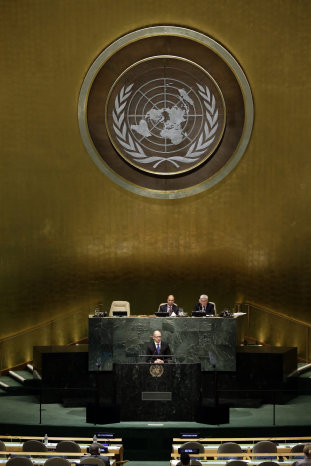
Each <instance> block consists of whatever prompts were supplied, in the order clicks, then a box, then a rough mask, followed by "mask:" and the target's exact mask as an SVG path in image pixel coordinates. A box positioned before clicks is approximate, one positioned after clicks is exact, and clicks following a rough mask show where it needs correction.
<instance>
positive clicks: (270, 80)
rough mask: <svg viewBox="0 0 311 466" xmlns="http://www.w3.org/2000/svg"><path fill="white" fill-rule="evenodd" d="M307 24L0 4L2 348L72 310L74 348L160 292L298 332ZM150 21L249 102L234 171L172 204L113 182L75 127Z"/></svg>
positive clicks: (159, 7) (279, 4)
mask: <svg viewBox="0 0 311 466" xmlns="http://www.w3.org/2000/svg"><path fill="white" fill-rule="evenodd" d="M310 14H311V2H310V1H309V0H283V1H280V0H253V1H250V0H248V1H247V0H235V1H231V0H230V1H229V0H218V1H217V2H216V1H214V0H213V1H212V0H202V1H201V0H200V1H199V0H195V1H192V2H188V1H185V0H178V1H177V0H170V1H169V2H167V1H163V0H158V1H157V2H154V1H148V0H131V1H127V0H117V1H115V2H111V1H106V0H78V1H77V0H47V1H40V0H10V1H7V0H0V44H1V50H0V80H1V101H0V102H1V116H0V118H1V124H0V137H1V149H0V150H1V172H0V177H1V179H0V193H1V228H0V238H1V269H0V270H1V272H0V273H1V277H0V280H1V281H0V283H1V284H0V287H1V302H0V306H1V328H0V339H1V338H4V337H8V336H10V335H14V334H15V333H16V332H20V331H23V330H24V329H27V328H29V329H31V328H32V327H34V326H36V325H38V324H41V323H44V322H48V321H50V320H51V319H57V318H59V317H61V316H62V315H67V314H68V313H71V312H73V313H74V311H75V310H76V309H77V310H79V313H80V312H84V313H85V314H84V315H85V321H84V323H81V325H79V328H78V329H77V335H76V336H77V339H79V338H82V337H83V336H85V329H86V322H87V315H88V313H89V311H90V309H91V307H92V306H93V304H95V303H96V302H103V303H104V307H105V308H108V307H109V306H110V302H111V301H112V299H114V298H117V299H126V300H129V301H130V302H131V309H132V313H135V314H137V313H152V312H153V311H154V310H155V309H156V307H157V305H158V303H159V302H162V301H163V300H164V299H165V298H166V296H167V294H168V293H171V292H172V293H174V294H175V297H176V301H177V302H178V304H179V305H181V306H183V307H184V308H185V310H186V311H189V310H191V308H192V305H193V304H194V302H195V301H196V299H197V297H198V295H199V294H200V293H201V292H207V293H208V294H209V295H210V298H211V300H212V301H215V302H216V303H217V308H218V311H221V310H222V308H223V307H224V306H232V304H233V303H234V302H235V301H241V300H248V301H251V302H253V303H254V304H257V305H261V306H265V307H267V308H271V309H275V310H277V311H279V312H281V313H284V314H288V315H293V316H296V317H298V318H300V319H301V320H305V321H309V302H310V285H309V284H310V281H311V267H310V264H311V257H310V256H311V252H310V251H311V248H310V204H311V203H310V187H309V184H310V130H309V126H310V76H309V69H310V30H311V27H310V26H311V25H310ZM157 24H172V25H178V26H184V27H188V28H193V29H196V30H198V31H200V32H203V33H205V34H206V35H208V36H210V37H212V38H214V39H215V40H217V41H218V42H220V43H221V44H222V45H223V46H224V47H226V48H227V49H228V50H229V51H230V52H231V53H232V54H233V55H234V56H235V58H236V59H237V60H238V61H239V63H240V65H241V66H242V68H243V69H244V71H245V73H246V75H247V77H248V80H249V82H250V85H251V88H252V92H253V98H254V105H255V122H254V129H253V134H252V137H251V141H250V144H249V146H248V148H247V150H246V153H245V155H244V156H243V158H242V160H241V162H240V163H239V164H238V166H237V167H236V168H235V170H234V171H233V172H232V173H231V174H230V175H229V176H228V177H227V178H225V179H224V180H223V181H222V182H221V183H219V184H218V185H217V186H215V187H214V188H213V189H212V190H209V191H206V192H204V193H201V194H199V195H197V196H194V197H190V198H185V199H179V200H156V199H149V198H143V197H139V196H137V195H134V194H131V193H129V192H128V191H125V190H123V189H122V188H120V187H118V186H117V185H115V184H113V183H112V182H111V181H110V180H109V179H108V178H107V177H105V176H104V175H103V174H102V173H101V172H100V170H99V169H98V168H97V167H96V166H95V164H94V163H93V161H92V160H91V159H90V157H89V156H88V154H87V153H86V150H85V148H84V146H83V143H82V141H81V137H80V133H79V127H78V119H77V104H78V96H79V91H80V87H81V84H82V81H83V79H84V76H85V73H86V71H87V70H88V68H89V66H90V65H91V63H92V62H93V61H94V59H95V58H96V57H97V56H98V54H99V53H100V52H101V51H102V50H103V49H104V48H105V47H106V46H107V45H108V44H110V43H111V42H113V41H114V40H115V39H116V38H118V37H120V36H122V35H124V34H126V33H128V32H130V31H132V30H134V29H138V28H143V27H147V26H151V25H157ZM81 310H82V311H81ZM66 322H67V323H66V324H65V325H70V324H69V322H70V320H66ZM79 329H80V330H79ZM284 330H286V329H284ZM48 333H49V332H47V334H48ZM65 333H66V332H65ZM67 333H68V335H67V338H68V339H69V340H70V338H72V335H70V332H67ZM53 335H54V336H53V337H51V335H49V336H46V338H40V342H37V341H36V338H35V337H34V338H29V340H28V346H29V347H31V345H32V344H45V342H46V343H47V344H50V340H51V338H52V340H53V341H54V342H55V338H54V337H55V335H57V334H53ZM43 340H46V341H45V342H44V341H43ZM56 340H57V338H56ZM60 340H63V338H60ZM60 343H63V341H62V342H60ZM23 344H24V342H23ZM27 351H28V350H27ZM12 352H14V350H13V349H12ZM27 357H28V356H27ZM27 357H26V356H25V358H27ZM18 360H20V356H18V357H17V356H16V358H15V362H18Z"/></svg>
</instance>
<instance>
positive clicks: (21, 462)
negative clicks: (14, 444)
mask: <svg viewBox="0 0 311 466" xmlns="http://www.w3.org/2000/svg"><path fill="white" fill-rule="evenodd" d="M6 464H7V465H8V466H33V463H32V461H31V459H30V458H26V456H15V457H14V458H10V459H9V460H8V461H7V463H6Z"/></svg>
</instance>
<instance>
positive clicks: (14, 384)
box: [0, 375, 22, 388]
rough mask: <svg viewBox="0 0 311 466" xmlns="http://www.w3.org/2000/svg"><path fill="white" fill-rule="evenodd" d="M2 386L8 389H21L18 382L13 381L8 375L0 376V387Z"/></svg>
mask: <svg viewBox="0 0 311 466" xmlns="http://www.w3.org/2000/svg"><path fill="white" fill-rule="evenodd" d="M1 382H2V383H1ZM3 384H4V385H6V386H7V387H8V388H10V387H21V386H22V384H21V383H20V382H18V381H17V380H15V379H13V378H12V377H10V376H9V375H2V376H1V377H0V385H1V386H3Z"/></svg>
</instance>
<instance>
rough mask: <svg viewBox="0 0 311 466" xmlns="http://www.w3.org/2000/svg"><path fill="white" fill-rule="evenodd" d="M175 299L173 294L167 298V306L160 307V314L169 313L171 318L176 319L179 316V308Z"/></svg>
mask: <svg viewBox="0 0 311 466" xmlns="http://www.w3.org/2000/svg"><path fill="white" fill-rule="evenodd" d="M174 301H175V298H174V296H173V295H172V294H170V295H169V296H168V297H167V304H162V305H161V306H160V309H159V310H160V312H168V313H169V315H170V316H172V317H174V316H177V315H178V312H179V307H178V306H177V304H175V302H174Z"/></svg>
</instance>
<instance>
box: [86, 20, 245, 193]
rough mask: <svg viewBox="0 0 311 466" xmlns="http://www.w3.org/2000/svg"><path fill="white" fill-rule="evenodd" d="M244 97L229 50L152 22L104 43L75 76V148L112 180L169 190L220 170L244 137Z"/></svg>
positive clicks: (204, 184) (207, 179)
mask: <svg viewBox="0 0 311 466" xmlns="http://www.w3.org/2000/svg"><path fill="white" fill-rule="evenodd" d="M253 116H254V112H253V100H252V94H251V90H250V87H249V84H248V81H247V78H246V76H245V74H244V72H243V70H242V68H241V66H240V65H239V64H238V63H237V61H236V60H235V59H234V57H233V56H232V55H231V53H230V52H229V51H228V50H226V49H225V48H224V47H222V46H221V45H220V44H219V43H217V42H216V41H214V40H213V39H211V38H209V37H207V36H205V35H204V34H201V33H198V32H196V31H192V30H190V29H185V28H180V27H175V26H156V27H151V28H146V29H141V30H138V31H134V32H132V33H130V34H127V35H125V36H123V37H121V38H120V39H118V40H116V41H115V42H113V43H112V44H111V45H110V46H108V47H107V48H106V49H105V50H104V51H103V52H102V53H101V54H100V55H99V56H98V57H97V59H96V60H95V61H94V63H93V64H92V65H91V66H90V68H89V70H88V72H87V74H86V76H85V78H84V80H83V83H82V87H81V91H80V96H79V108H78V119H79V126H80V132H81V136H82V140H83V143H84V145H85V148H86V150H87V152H88V153H89V155H90V156H91V158H92V159H93V161H94V162H95V163H96V165H97V166H98V167H99V169H100V170H101V171H102V172H103V173H104V174H105V175H107V176H108V177H109V178H110V179H111V180H113V181H114V182H115V183H117V184H118V185H119V186H122V187H123V188H125V189H127V190H129V191H131V192H132V193H136V194H139V195H143V196H148V197H154V198H162V199H174V198H180V197H185V196H190V195H193V194H197V193H200V192H202V191H204V190H206V189H209V188H211V187H213V186H215V185H216V184H217V183H218V182H220V181H222V180H223V179H224V177H226V176H227V175H229V174H230V172H231V171H232V170H233V168H235V167H236V166H237V164H238V162H239V161H240V160H241V158H242V156H243V154H244V151H245V150H246V148H247V145H248V142H249V140H250V137H251V132H252V126H253Z"/></svg>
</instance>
